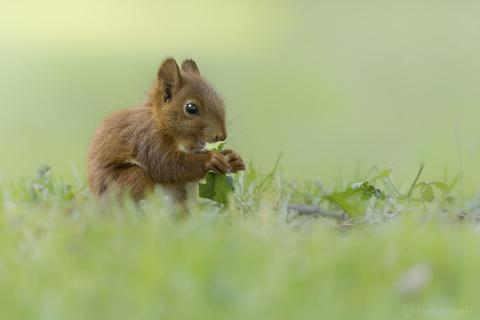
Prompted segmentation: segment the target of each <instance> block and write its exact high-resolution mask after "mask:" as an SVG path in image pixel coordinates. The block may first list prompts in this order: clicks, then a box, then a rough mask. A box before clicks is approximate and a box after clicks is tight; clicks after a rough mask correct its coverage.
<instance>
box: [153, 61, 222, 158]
mask: <svg viewBox="0 0 480 320" xmlns="http://www.w3.org/2000/svg"><path fill="white" fill-rule="evenodd" d="M149 104H150V105H151V107H152V108H153V113H152V114H153V117H154V120H155V123H156V125H157V126H158V129H159V131H160V132H161V133H162V134H166V135H168V136H169V137H170V138H171V139H172V140H173V141H174V142H175V143H176V144H177V146H178V147H179V148H180V149H183V150H184V151H190V152H195V151H199V150H202V149H203V148H204V147H205V145H206V143H207V142H208V143H211V142H218V141H223V140H225V139H226V138H227V132H226V128H225V109H224V106H223V100H222V99H221V98H220V97H219V96H218V94H217V93H216V92H215V90H214V89H213V88H212V86H210V84H208V82H207V81H206V80H205V79H204V78H203V77H202V76H201V74H200V71H199V69H198V66H197V64H196V63H195V61H193V60H191V59H187V60H185V61H183V63H182V65H181V68H179V67H178V65H177V62H176V61H175V59H173V58H167V59H166V60H165V61H163V63H162V64H161V65H160V68H159V70H158V73H157V82H156V84H155V85H154V87H153V89H152V91H151V93H150V101H149Z"/></svg>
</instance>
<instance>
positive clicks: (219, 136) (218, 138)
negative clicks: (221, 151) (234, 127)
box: [215, 133, 227, 142]
mask: <svg viewBox="0 0 480 320" xmlns="http://www.w3.org/2000/svg"><path fill="white" fill-rule="evenodd" d="M225 140H227V134H226V133H221V134H217V135H216V136H215V142H219V141H225Z"/></svg>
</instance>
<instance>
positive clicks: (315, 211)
mask: <svg viewBox="0 0 480 320" xmlns="http://www.w3.org/2000/svg"><path fill="white" fill-rule="evenodd" d="M287 210H291V211H296V212H298V214H305V215H318V216H322V217H325V218H334V219H337V220H347V219H348V215H347V214H345V213H343V212H342V213H337V212H331V211H326V210H324V209H322V208H320V207H318V206H314V205H308V204H291V205H289V206H288V207H287Z"/></svg>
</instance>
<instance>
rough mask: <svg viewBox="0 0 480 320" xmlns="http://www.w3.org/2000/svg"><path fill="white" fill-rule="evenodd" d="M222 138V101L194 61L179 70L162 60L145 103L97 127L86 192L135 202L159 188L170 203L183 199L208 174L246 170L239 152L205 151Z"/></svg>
mask: <svg viewBox="0 0 480 320" xmlns="http://www.w3.org/2000/svg"><path fill="white" fill-rule="evenodd" d="M226 138H227V131H226V126H225V109H224V103H223V100H222V98H221V97H219V95H218V94H217V93H216V92H215V90H214V89H213V87H212V86H211V85H210V84H209V83H208V82H207V81H206V80H205V79H204V78H203V77H202V76H201V74H200V71H199V69H198V66H197V64H196V63H195V61H193V60H190V59H188V60H185V61H184V62H183V63H182V65H181V68H179V67H178V65H177V62H176V61H175V59H173V58H167V59H166V60H165V61H163V63H162V64H161V65H160V68H159V70H158V73H157V81H156V83H155V84H154V86H153V87H152V89H151V90H150V92H149V95H148V99H147V101H146V102H145V103H144V104H143V105H141V106H139V107H134V108H130V109H126V110H121V111H118V112H115V113H113V114H112V115H110V116H109V117H108V118H106V119H105V120H104V121H103V123H102V124H101V125H100V127H99V128H98V129H97V131H96V133H95V135H94V137H93V140H92V142H91V145H90V148H89V152H88V159H87V166H88V182H89V186H90V189H91V191H92V192H93V194H94V195H96V196H98V197H100V196H102V195H104V194H105V193H107V192H111V191H117V192H118V191H127V192H129V193H130V195H131V196H132V197H133V198H134V199H135V200H137V201H138V200H140V199H142V198H144V196H145V195H146V193H148V192H149V191H151V190H152V189H153V187H154V186H155V185H156V184H159V185H161V186H163V187H164V188H165V189H167V190H168V191H169V193H170V194H171V195H173V197H174V200H175V201H179V202H183V201H186V198H187V192H186V184H188V183H191V182H198V181H200V180H202V179H203V178H204V177H205V174H206V173H207V172H208V171H213V172H216V173H220V174H225V173H234V172H237V171H240V170H245V164H244V162H243V160H242V158H241V157H240V156H239V155H238V153H236V152H234V151H232V150H224V151H222V152H216V151H206V150H205V146H206V143H212V142H218V141H224V140H225V139H226Z"/></svg>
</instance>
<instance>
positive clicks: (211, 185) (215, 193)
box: [198, 143, 233, 206]
mask: <svg viewBox="0 0 480 320" xmlns="http://www.w3.org/2000/svg"><path fill="white" fill-rule="evenodd" d="M224 145H225V143H221V144H219V145H218V146H217V147H216V148H215V149H214V150H216V151H222V150H223V146H224ZM205 181H206V182H205V183H200V185H199V187H198V194H199V196H200V197H201V198H205V199H210V200H212V201H215V202H217V203H219V204H223V205H224V206H228V200H229V199H230V194H231V193H232V192H233V179H232V177H230V176H227V175H225V174H217V173H214V172H208V173H207V175H206V176H205Z"/></svg>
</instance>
